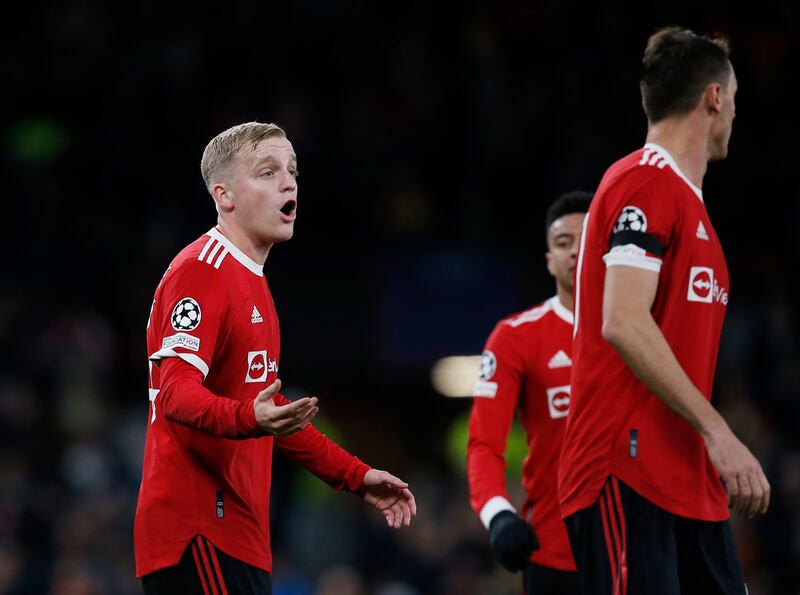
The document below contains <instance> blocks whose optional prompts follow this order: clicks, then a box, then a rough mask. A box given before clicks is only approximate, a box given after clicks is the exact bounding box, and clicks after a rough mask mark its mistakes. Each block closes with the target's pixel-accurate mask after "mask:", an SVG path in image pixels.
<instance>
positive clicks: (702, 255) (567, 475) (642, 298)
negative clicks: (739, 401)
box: [559, 27, 770, 595]
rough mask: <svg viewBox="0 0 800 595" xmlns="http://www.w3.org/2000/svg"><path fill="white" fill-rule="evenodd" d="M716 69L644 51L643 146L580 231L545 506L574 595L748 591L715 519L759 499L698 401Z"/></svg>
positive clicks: (600, 195)
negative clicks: (553, 517)
mask: <svg viewBox="0 0 800 595" xmlns="http://www.w3.org/2000/svg"><path fill="white" fill-rule="evenodd" d="M728 56H729V50H728V45H727V41H725V40H724V39H720V38H709V37H701V36H698V35H696V34H694V33H693V32H691V31H688V30H682V29H679V28H676V27H670V28H666V29H662V30H660V31H658V32H656V33H655V34H653V36H651V37H650V39H649V41H648V43H647V48H646V49H645V52H644V59H643V71H642V79H641V92H642V100H643V106H644V110H645V112H646V114H647V119H648V123H649V127H648V133H647V144H646V145H645V146H644V148H643V149H639V150H637V151H635V152H634V153H632V154H631V155H628V156H627V157H624V158H623V159H621V160H620V161H618V162H617V163H615V164H614V165H612V166H611V167H610V168H609V170H608V171H607V172H606V174H605V176H604V177H603V179H602V181H601V182H600V186H599V188H598V190H597V193H596V195H595V199H594V201H593V203H592V206H591V208H590V209H589V212H588V214H587V216H586V220H585V223H584V231H583V235H582V240H581V248H580V253H579V256H578V269H577V277H576V279H577V280H576V297H575V300H576V310H575V312H576V316H575V344H574V347H573V349H574V356H573V368H572V402H571V405H570V414H569V417H568V419H567V424H566V429H565V433H564V443H563V447H562V452H561V463H560V468H559V498H560V502H561V510H562V514H563V516H564V517H565V520H566V523H567V528H568V531H569V535H570V542H571V545H572V551H573V553H574V555H575V559H576V563H577V566H578V571H579V574H580V579H581V584H582V589H583V593H585V594H588V593H598V594H601V593H602V594H603V595H609V594H611V593H613V594H626V593H627V594H630V595H637V594H647V595H661V594H663V595H677V594H678V593H683V594H686V593H698V594H700V593H703V594H707V593H725V594H744V593H746V587H745V585H744V578H743V573H742V570H741V565H740V563H739V559H738V555H737V553H736V546H735V544H734V542H733V539H732V536H731V531H730V526H729V523H728V521H727V519H728V517H729V512H728V508H729V506H730V507H731V508H733V509H734V510H735V511H737V512H739V513H743V514H747V515H753V514H756V513H763V512H765V511H766V510H767V506H768V505H769V497H770V486H769V483H768V482H767V479H766V477H765V476H764V473H763V471H762V469H761V466H760V465H759V463H758V461H757V460H756V459H755V458H754V457H753V455H752V454H751V453H750V451H749V450H748V449H747V448H746V447H745V446H744V445H743V444H742V443H741V442H740V441H739V440H738V439H737V438H736V436H734V434H733V433H732V432H731V430H730V428H729V427H728V425H727V424H726V423H725V421H724V420H723V419H722V417H721V416H720V415H719V414H718V413H717V411H716V410H715V409H714V407H713V406H712V405H711V402H710V399H711V390H712V385H713V378H714V368H715V365H716V359H717V351H718V346H719V338H720V332H721V329H722V322H723V318H724V315H725V309H726V306H727V304H728V296H729V292H730V284H729V279H728V270H727V266H726V263H725V258H724V256H723V253H722V248H721V246H720V242H719V239H718V237H717V234H716V232H715V230H714V228H713V227H712V225H711V221H710V219H709V217H708V213H707V212H706V208H705V204H704V202H703V193H702V191H701V187H702V183H703V177H704V175H705V173H706V169H707V166H708V162H710V161H717V160H720V159H724V158H725V156H726V155H727V150H728V140H729V138H730V135H731V129H732V125H733V119H734V116H735V103H734V97H735V95H736V89H737V81H736V76H735V74H734V71H733V66H732V65H731V63H730V61H729V59H728ZM726 492H727V493H726Z"/></svg>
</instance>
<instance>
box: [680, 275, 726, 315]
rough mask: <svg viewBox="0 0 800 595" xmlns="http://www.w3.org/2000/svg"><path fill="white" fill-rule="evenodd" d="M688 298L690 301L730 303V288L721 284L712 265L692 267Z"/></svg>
mask: <svg viewBox="0 0 800 595" xmlns="http://www.w3.org/2000/svg"><path fill="white" fill-rule="evenodd" d="M686 299H687V300H689V301H690V302H701V303H704V304H710V303H712V302H719V303H721V304H722V305H723V306H726V305H727V304H728V290H727V289H725V288H724V287H722V286H720V285H719V283H718V282H717V279H716V277H715V276H714V269H712V268H711V267H692V268H691V269H690V270H689V289H688V291H687V294H686Z"/></svg>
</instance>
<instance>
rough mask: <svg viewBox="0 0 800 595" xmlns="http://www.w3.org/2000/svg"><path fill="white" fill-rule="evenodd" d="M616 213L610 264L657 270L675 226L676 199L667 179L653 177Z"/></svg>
mask: <svg viewBox="0 0 800 595" xmlns="http://www.w3.org/2000/svg"><path fill="white" fill-rule="evenodd" d="M621 205H622V206H621V207H617V208H616V212H614V213H612V216H613V217H612V222H611V226H610V229H608V230H607V234H608V252H606V254H605V255H604V256H603V261H604V262H605V263H606V267H611V266H629V267H635V268H640V269H645V270H648V271H654V272H656V273H658V272H660V271H661V265H662V262H663V260H662V259H663V256H664V253H665V251H666V250H667V249H668V247H669V244H670V240H671V239H672V236H673V230H674V228H675V218H676V210H675V200H674V199H673V197H672V195H671V189H670V187H669V184H667V183H666V182H665V181H664V180H663V179H659V178H650V179H649V180H648V182H647V183H645V184H643V185H641V186H640V187H639V188H637V190H636V191H635V192H631V193H630V196H626V197H625V198H624V199H623V200H622V201H621Z"/></svg>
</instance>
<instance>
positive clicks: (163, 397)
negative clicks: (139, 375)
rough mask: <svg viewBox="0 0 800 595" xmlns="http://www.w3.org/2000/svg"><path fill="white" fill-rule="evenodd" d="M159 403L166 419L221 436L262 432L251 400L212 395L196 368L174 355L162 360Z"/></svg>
mask: <svg viewBox="0 0 800 595" xmlns="http://www.w3.org/2000/svg"><path fill="white" fill-rule="evenodd" d="M158 404H159V407H158V409H160V413H161V414H162V415H163V416H164V417H165V418H167V419H168V420H170V421H172V422H175V423H179V424H182V425H184V426H188V427H190V428H193V429H196V430H200V431H202V432H206V433H208V434H213V435H214V436H219V437H220V438H234V439H242V438H251V437H256V436H260V435H261V431H260V430H259V428H258V424H256V421H255V413H254V410H253V402H252V401H235V400H233V399H228V398H225V397H220V396H218V395H215V394H214V393H212V392H211V391H210V390H208V389H207V388H206V387H205V386H203V384H202V374H201V373H200V372H199V371H198V370H196V369H195V368H194V367H193V366H191V365H190V364H187V363H186V362H184V361H182V360H180V359H177V358H169V359H167V360H165V361H164V362H163V363H162V366H161V390H160V392H159V395H158ZM158 409H157V410H158Z"/></svg>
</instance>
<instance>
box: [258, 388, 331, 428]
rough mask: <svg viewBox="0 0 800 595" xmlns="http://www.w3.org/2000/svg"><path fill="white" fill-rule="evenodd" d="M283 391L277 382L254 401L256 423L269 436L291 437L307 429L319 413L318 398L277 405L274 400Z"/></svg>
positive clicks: (304, 398)
mask: <svg viewBox="0 0 800 595" xmlns="http://www.w3.org/2000/svg"><path fill="white" fill-rule="evenodd" d="M280 389H281V381H280V380H276V381H275V382H273V383H272V384H270V385H269V386H268V387H267V388H265V389H264V390H262V391H261V392H260V393H258V395H257V396H256V398H255V400H254V401H253V408H254V409H255V413H256V422H258V425H259V427H260V428H261V429H262V430H263V431H264V432H266V433H267V434H273V435H275V436H289V435H290V434H294V433H295V432H299V431H300V430H302V429H303V428H305V427H306V426H307V425H308V424H309V422H310V421H311V420H312V419H313V417H314V416H315V415H316V414H317V413H318V412H319V407H317V397H303V398H302V399H298V400H297V401H292V402H291V403H289V404H288V405H276V404H275V401H274V400H273V398H274V397H275V395H276V394H277V393H278V391H279V390H280Z"/></svg>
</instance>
